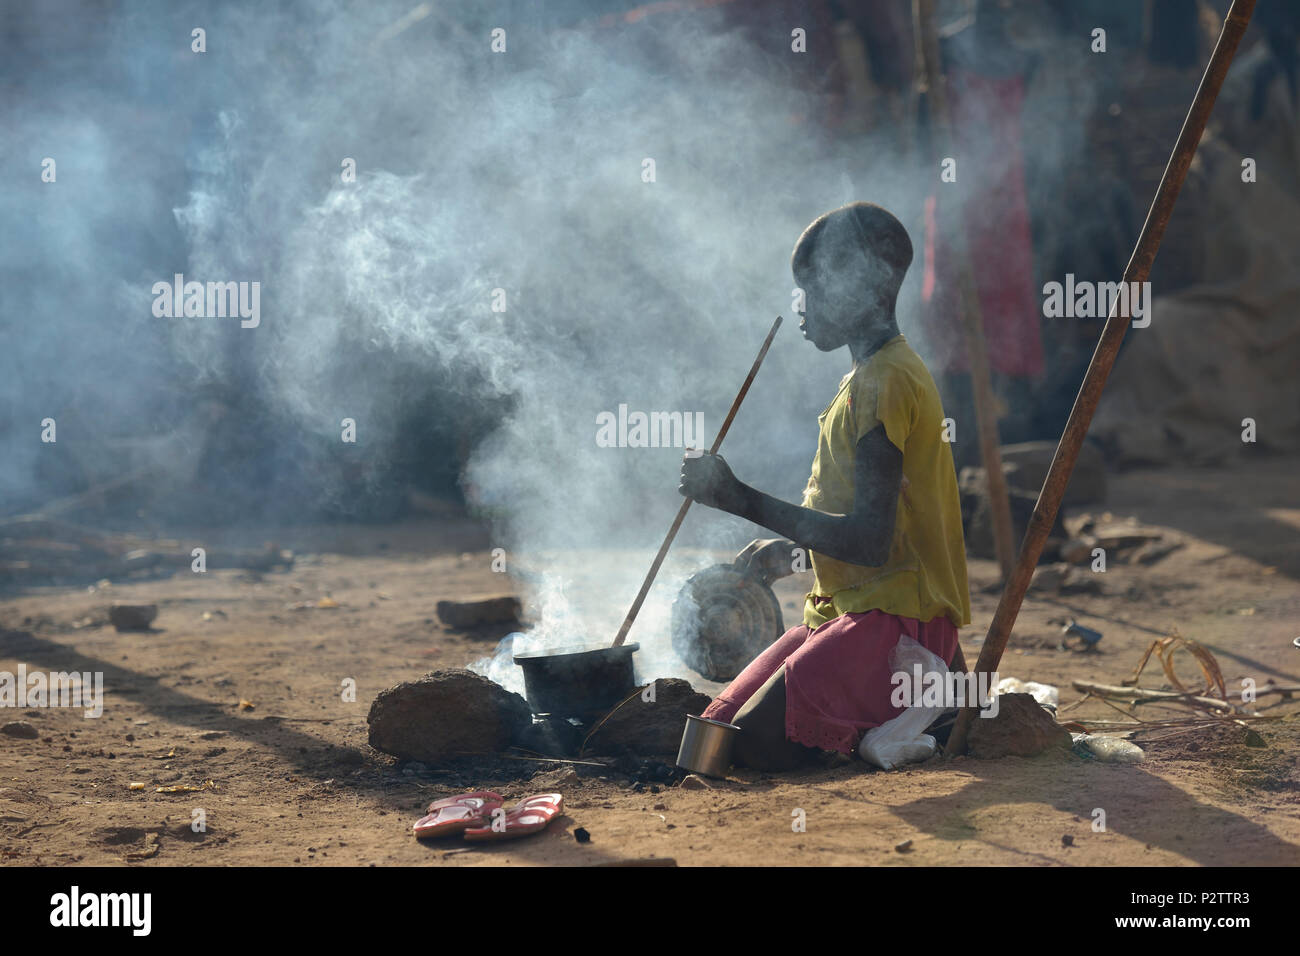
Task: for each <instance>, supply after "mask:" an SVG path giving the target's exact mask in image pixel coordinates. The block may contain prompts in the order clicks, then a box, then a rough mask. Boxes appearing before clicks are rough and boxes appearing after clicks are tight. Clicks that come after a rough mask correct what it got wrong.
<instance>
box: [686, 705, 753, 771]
mask: <svg viewBox="0 0 1300 956" xmlns="http://www.w3.org/2000/svg"><path fill="white" fill-rule="evenodd" d="M739 730H740V728H739V727H737V726H736V725H735V724H724V723H723V722H722V721H720V720H709V719H708V718H707V717H695V716H693V715H689V714H688V715H687V717H686V729H685V730H683V731H682V744H681V746H680V747H679V748H678V749H677V766H679V767H681V768H682V769H683V770H689V771H691V772H692V773H702V774H704V775H705V776H706V777H725V776H726V775H727V768H729V767H730V766H731V749H732V747H734V746H735V744H736V733H737V732H738V731H739Z"/></svg>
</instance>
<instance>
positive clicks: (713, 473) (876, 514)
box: [678, 425, 903, 567]
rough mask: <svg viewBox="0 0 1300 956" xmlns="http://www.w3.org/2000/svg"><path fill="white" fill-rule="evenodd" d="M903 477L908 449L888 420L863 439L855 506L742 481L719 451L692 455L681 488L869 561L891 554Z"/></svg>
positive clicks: (807, 541)
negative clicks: (799, 500)
mask: <svg viewBox="0 0 1300 956" xmlns="http://www.w3.org/2000/svg"><path fill="white" fill-rule="evenodd" d="M902 480H903V453H902V452H901V451H899V450H898V448H896V447H895V446H894V444H893V443H892V442H891V441H890V440H889V438H888V436H887V435H886V434H885V428H884V426H883V425H881V426H878V427H876V428H874V429H872V430H871V431H870V432H868V433H867V434H866V435H864V436H862V440H861V441H859V442H858V445H857V449H856V455H855V462H854V474H853V487H854V501H853V510H852V511H851V512H849V513H848V514H827V513H825V512H822V511H816V510H814V509H812V508H804V507H801V506H799V505H794V504H790V503H789V502H786V501H781V500H780V499H778V498H773V497H772V496H771V495H768V494H764V493H763V492H761V491H759V490H757V489H756V488H752V487H750V486H749V485H747V484H745V483H744V482H742V481H740V480H739V479H738V478H736V476H735V475H734V474H732V471H731V468H730V467H729V466H728V465H727V463H726V462H725V461H724V460H723V459H722V458H721V457H720V456H718V455H707V454H706V455H704V456H702V457H700V458H687V459H686V460H685V461H684V462H683V463H682V481H681V485H680V486H679V488H678V490H679V491H680V492H681V493H682V494H683V495H686V496H687V497H689V498H692V499H693V500H695V501H698V502H700V503H701V504H705V505H709V506H710V507H713V508H719V509H721V510H723V511H727V512H730V513H731V514H734V515H737V516H738V517H741V518H745V519H747V520H749V521H753V522H754V523H755V524H758V525H762V526H763V527H764V528H768V529H770V530H772V531H775V532H776V533H777V534H779V535H783V536H784V537H786V538H789V539H790V540H792V541H794V542H795V543H796V544H798V545H800V546H802V547H805V548H808V549H811V550H813V551H816V552H818V553H820V554H825V555H828V556H830V557H832V558H837V559H839V560H840V561H847V562H848V563H850V564H857V565H862V566H864V567H879V566H881V565H883V564H885V563H886V562H887V561H888V560H889V550H890V545H891V543H892V541H893V537H894V519H895V516H896V514H897V508H898V495H899V491H900V488H901V486H902Z"/></svg>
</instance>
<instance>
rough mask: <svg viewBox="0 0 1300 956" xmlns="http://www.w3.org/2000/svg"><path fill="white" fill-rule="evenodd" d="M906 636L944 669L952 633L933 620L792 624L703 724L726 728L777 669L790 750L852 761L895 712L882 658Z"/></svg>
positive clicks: (849, 617) (867, 618) (861, 617)
mask: <svg viewBox="0 0 1300 956" xmlns="http://www.w3.org/2000/svg"><path fill="white" fill-rule="evenodd" d="M903 634H907V635H909V636H910V637H912V638H913V639H914V640H916V641H917V642H918V643H919V644H921V645H922V646H923V647H925V648H926V649H927V650H929V651H931V652H933V653H934V654H935V655H937V656H939V657H941V658H943V660H944V662H945V663H950V662H951V661H952V657H953V654H955V653H956V651H957V627H956V625H954V624H953V623H952V621H950V620H949V619H948V618H947V617H944V616H943V615H940V616H938V617H936V618H935V619H934V620H932V621H926V622H925V623H924V624H923V623H921V622H920V621H914V620H912V619H911V618H907V617H898V616H896V615H894V614H886V613H885V612H883V611H867V612H866V613H864V614H842V615H840V616H839V617H837V618H835V619H834V620H833V621H827V622H826V623H825V624H823V625H822V626H821V627H819V628H817V630H815V631H814V630H812V629H811V628H809V627H808V626H807V625H806V624H800V625H799V626H797V627H792V628H790V630H788V631H786V632H785V634H783V635H782V636H781V637H780V638H778V639H777V641H776V643H774V644H773V645H772V646H771V647H769V648H768V649H767V650H765V651H764V652H763V653H762V654H760V655H759V656H758V657H756V658H754V660H753V662H751V663H750V665H749V666H748V667H746V668H745V669H744V670H743V671H741V672H740V675H739V676H738V677H737V678H736V679H735V680H733V681H732V682H731V683H730V684H729V685H727V689H726V690H724V691H723V692H722V693H721V694H719V695H718V697H717V699H716V700H714V701H713V703H711V704H709V706H708V707H707V708H706V709H705V711H704V714H703V716H705V717H709V718H711V719H713V720H721V721H727V722H730V721H731V719H732V718H733V717H735V716H736V712H737V711H738V710H740V708H741V707H743V706H744V705H745V701H747V700H749V698H750V697H752V696H753V695H754V693H755V692H756V691H757V690H758V689H759V688H760V687H762V686H763V685H764V684H765V683H767V681H768V679H769V678H770V677H771V676H772V675H773V674H775V673H776V669H777V668H778V667H784V668H785V701H786V703H785V735H786V737H787V738H789V739H790V740H793V741H794V742H795V743H800V744H804V745H805V746H808V747H819V748H821V749H822V750H838V751H839V752H840V753H846V754H847V753H852V752H853V751H854V749H855V748H856V747H857V745H858V741H859V740H861V738H862V735H863V734H864V733H866V732H867V731H868V730H870V729H871V728H872V727H879V726H880V725H881V724H883V723H885V721H887V720H890V719H891V718H894V717H897V716H898V715H899V714H901V713H902V712H903V710H902V708H901V707H894V706H893V705H892V704H891V703H890V702H889V698H890V695H891V693H892V692H893V690H894V684H893V682H892V681H891V680H890V678H891V676H892V674H891V671H890V669H889V652H890V651H891V650H893V649H894V645H896V644H897V643H898V638H899V637H900V635H903Z"/></svg>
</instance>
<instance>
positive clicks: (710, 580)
mask: <svg viewBox="0 0 1300 956" xmlns="http://www.w3.org/2000/svg"><path fill="white" fill-rule="evenodd" d="M784 630H785V625H784V623H783V622H782V620H781V602H780V601H779V600H777V597H776V595H775V594H773V593H772V589H771V588H770V587H768V586H767V585H766V584H764V583H763V581H762V580H761V579H760V578H759V577H758V576H757V575H755V574H751V573H749V572H747V571H740V570H737V569H736V568H735V567H733V566H732V565H730V564H718V565H714V566H713V567H711V568H705V569H704V570H703V571H700V572H698V573H697V574H694V575H692V576H691V577H690V579H688V580H687V582H686V584H685V585H683V586H682V590H681V592H680V593H679V594H678V595H677V600H676V601H674V602H673V611H672V641H673V650H674V651H676V652H677V656H678V657H680V658H681V659H682V660H684V661H685V662H686V663H687V665H688V666H690V668H691V669H692V670H695V671H698V672H699V673H700V674H702V675H703V676H705V677H707V678H708V679H709V680H713V681H724V682H725V681H731V680H734V679H735V677H736V675H737V674H739V673H740V672H741V671H742V670H744V669H745V665H747V664H748V663H749V662H750V661H752V660H753V659H754V658H755V657H757V656H758V655H759V654H761V653H763V651H765V650H767V648H768V647H769V646H770V645H771V643H772V642H773V641H775V640H776V639H777V638H778V637H780V636H781V634H782V632H783V631H784Z"/></svg>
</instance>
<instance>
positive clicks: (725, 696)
mask: <svg viewBox="0 0 1300 956" xmlns="http://www.w3.org/2000/svg"><path fill="white" fill-rule="evenodd" d="M911 262H912V243H911V240H910V239H909V238H908V235H907V231H906V230H905V229H904V228H903V226H902V224H901V223H900V222H899V221H898V220H897V219H896V218H895V217H894V216H893V215H892V214H891V213H889V212H888V211H887V210H885V209H883V208H881V207H880V206H876V205H873V204H871V203H864V202H858V203H852V204H850V205H848V206H844V207H842V208H840V209H836V210H834V211H832V212H829V213H826V214H825V215H823V216H821V217H819V218H818V219H816V220H815V221H814V222H813V223H812V225H810V226H809V227H808V228H807V229H806V230H805V231H804V233H803V235H802V236H801V237H800V238H799V242H798V244H797V245H796V246H795V249H794V256H793V260H792V267H793V270H794V276H795V280H796V282H798V284H799V286H800V287H801V288H802V289H803V290H804V301H805V315H804V319H803V321H802V322H801V323H800V328H801V329H802V330H803V333H804V337H805V338H807V339H808V340H809V341H811V342H812V343H813V345H815V346H817V348H818V349H820V350H822V351H823V352H830V351H833V350H835V349H838V348H842V347H844V346H848V349H849V353H850V355H851V356H852V358H853V368H852V370H851V371H850V372H849V374H848V375H846V376H845V377H844V379H843V380H842V381H841V382H840V386H839V391H838V392H837V393H836V395H835V397H834V399H832V401H831V403H830V405H828V406H827V407H826V410H825V411H824V412H822V414H821V416H820V417H819V418H818V440H817V454H816V457H815V458H814V459H813V465H812V476H811V477H810V478H809V479H808V485H807V487H806V488H805V489H804V496H803V503H802V505H801V506H800V505H793V504H789V503H788V502H784V501H780V500H778V499H776V498H773V497H771V496H770V495H766V494H764V493H763V492H761V491H758V490H756V489H754V488H751V487H750V486H748V485H746V484H744V483H743V482H741V481H740V480H739V479H737V478H736V476H735V475H734V474H732V471H731V469H730V467H728V465H727V463H726V462H725V461H724V460H723V459H722V457H721V456H719V455H709V454H704V455H701V456H699V457H692V456H688V457H686V458H685V460H684V461H683V464H682V474H681V486H680V488H679V490H680V491H681V493H682V494H683V495H686V496H687V497H689V498H692V499H693V500H695V501H698V502H699V503H701V504H704V505H708V506H710V507H713V508H719V509H721V510H723V511H727V512H730V513H731V514H734V515H738V516H740V517H742V518H746V519H748V520H750V521H753V522H754V523H755V524H758V525H761V526H762V527H764V528H768V529H770V530H772V531H774V532H776V533H777V534H779V535H782V537H781V538H777V539H769V540H759V541H754V542H752V543H751V544H750V545H749V546H748V547H747V548H745V550H744V551H742V552H741V553H740V555H739V556H738V557H737V559H736V563H737V565H738V566H741V567H747V568H750V569H752V570H754V571H755V572H756V573H758V574H760V575H761V576H762V577H763V578H764V579H765V580H768V581H771V580H773V579H774V578H777V577H781V576H783V575H785V574H790V573H792V571H793V563H794V562H793V556H792V551H793V549H795V548H803V549H804V550H805V551H807V552H808V554H809V556H810V558H811V561H812V568H813V573H814V583H813V589H812V591H811V593H809V594H808V595H807V597H806V599H805V604H804V615H803V623H802V624H800V625H798V626H797V627H793V628H791V629H790V630H788V631H786V633H785V634H784V635H783V636H782V637H780V638H779V639H778V640H777V641H776V643H774V644H773V645H772V646H771V647H769V648H768V649H767V650H765V651H764V652H763V653H762V654H760V655H759V656H758V657H757V658H756V659H755V660H754V661H753V662H752V663H751V664H749V666H748V667H746V668H745V670H744V671H742V672H741V673H740V675H739V676H738V677H737V678H736V679H735V680H734V681H732V683H731V684H730V685H729V686H728V687H727V689H726V690H724V691H723V692H722V693H721V694H720V695H719V696H718V698H717V699H716V700H714V701H713V703H712V704H710V705H709V707H708V708H707V709H706V710H705V711H704V716H705V717H709V718H712V719H714V720H721V721H728V722H731V723H735V724H738V725H739V726H740V727H741V728H742V730H741V732H740V734H739V735H738V736H737V741H736V759H737V762H739V763H743V764H745V765H746V766H749V767H752V768H755V769H760V770H783V769H790V768H793V767H795V766H798V765H799V764H800V763H802V762H804V761H805V760H806V759H807V758H808V757H809V756H810V755H812V754H815V753H816V750H817V749H818V748H819V749H821V750H832V751H839V752H841V753H852V751H853V750H854V748H855V747H856V746H857V744H858V742H859V740H860V739H861V737H862V735H863V734H864V733H865V732H866V731H867V730H869V729H871V728H872V727H877V726H879V725H881V724H883V723H885V722H886V721H887V720H889V719H891V718H892V717H895V716H897V715H898V714H899V713H901V711H900V710H899V709H898V708H896V707H894V706H893V705H891V703H890V694H891V691H892V690H893V684H892V683H891V680H890V677H891V675H890V671H889V665H888V658H889V652H890V651H891V650H892V649H893V648H894V646H895V645H896V644H897V642H898V640H899V637H900V636H901V635H904V634H906V635H908V636H910V637H912V638H913V639H915V640H916V641H918V642H919V643H920V644H922V645H923V646H924V647H926V648H927V649H928V650H930V651H932V652H933V653H935V654H936V655H938V656H939V657H941V658H942V659H943V660H944V661H945V662H951V660H952V658H953V655H954V653H955V652H956V650H957V628H958V627H960V626H962V625H964V624H969V623H970V595H969V591H968V587H967V582H966V556H965V546H964V541H963V539H962V526H961V503H960V499H959V497H958V492H957V476H956V473H955V470H954V467H953V459H952V450H951V449H950V448H949V446H948V444H947V442H946V441H945V440H944V435H943V418H944V415H943V409H942V406H941V404H940V401H939V393H938V390H937V389H936V388H935V384H934V380H933V379H932V378H931V376H930V373H929V371H928V370H927V369H926V367H925V365H924V363H922V361H921V359H920V358H919V357H918V356H917V354H916V353H915V352H914V351H913V350H912V348H911V347H910V346H909V345H908V344H907V341H906V340H905V339H904V338H903V336H902V335H901V334H899V331H898V325H897V321H896V318H895V315H894V306H895V302H896V300H897V298H898V290H899V288H900V287H901V285H902V283H903V277H904V276H905V275H906V273H907V269H908V266H910V265H911ZM695 454H698V453H692V455H695Z"/></svg>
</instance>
